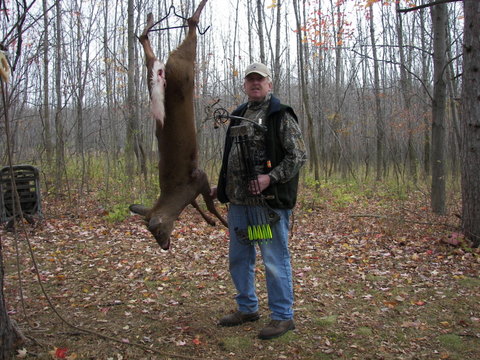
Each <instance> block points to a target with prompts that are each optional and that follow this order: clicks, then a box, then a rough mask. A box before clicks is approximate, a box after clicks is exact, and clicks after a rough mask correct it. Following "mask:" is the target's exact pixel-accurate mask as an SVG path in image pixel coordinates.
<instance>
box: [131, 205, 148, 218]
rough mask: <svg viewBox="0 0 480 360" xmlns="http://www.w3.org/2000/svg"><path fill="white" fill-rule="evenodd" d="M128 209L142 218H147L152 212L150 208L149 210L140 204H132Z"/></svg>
mask: <svg viewBox="0 0 480 360" xmlns="http://www.w3.org/2000/svg"><path fill="white" fill-rule="evenodd" d="M128 209H129V210H130V211H131V212H133V213H135V214H138V215H142V216H147V214H148V212H149V211H150V209H149V208H147V207H146V206H144V205H139V204H132V205H130V206H129V207H128Z"/></svg>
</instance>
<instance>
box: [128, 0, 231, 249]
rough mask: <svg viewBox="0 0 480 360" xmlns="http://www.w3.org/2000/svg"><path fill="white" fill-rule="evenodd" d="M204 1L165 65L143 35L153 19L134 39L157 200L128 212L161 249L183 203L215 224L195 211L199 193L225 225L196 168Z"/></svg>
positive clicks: (149, 18)
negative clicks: (149, 119) (146, 101)
mask: <svg viewBox="0 0 480 360" xmlns="http://www.w3.org/2000/svg"><path fill="white" fill-rule="evenodd" d="M206 2H207V0H202V1H201V2H200V4H199V5H198V7H197V9H196V11H195V13H194V14H193V16H192V17H191V18H189V19H188V34H187V36H186V38H185V39H184V40H183V42H182V43H181V44H180V45H179V47H178V48H177V49H176V50H174V51H172V52H171V53H170V55H169V57H168V60H167V63H166V65H165V66H164V65H163V64H162V62H160V61H159V60H158V59H157V57H156V56H155V54H154V52H153V50H152V47H151V45H150V41H149V39H148V32H149V31H150V29H151V28H152V27H153V16H152V14H148V16H147V26H146V28H145V29H144V31H143V33H142V35H141V36H140V38H139V40H140V43H141V44H142V46H143V49H144V52H145V58H146V66H147V73H148V90H149V94H150V100H151V112H152V116H153V117H154V119H155V123H156V134H155V135H156V137H157V140H158V151H159V154H160V161H159V164H158V170H159V179H160V197H159V198H158V199H157V201H156V202H155V204H154V206H153V207H152V208H147V207H145V206H143V205H136V204H135V205H131V206H130V210H131V211H132V212H134V213H137V214H140V215H143V216H144V217H145V220H146V221H147V222H148V230H149V231H150V232H151V233H152V234H153V236H154V237H155V239H156V240H157V242H158V244H159V245H160V247H161V248H162V249H168V248H169V247H170V235H171V233H172V231H173V228H174V223H175V220H177V218H178V216H179V215H180V213H181V212H182V211H183V209H184V208H185V207H186V206H187V205H188V204H191V205H193V206H194V207H195V208H196V209H197V210H198V211H199V212H200V214H201V215H202V217H203V218H204V219H205V221H207V223H209V224H210V225H215V221H214V220H213V219H212V218H210V217H209V216H207V215H206V214H205V213H204V212H203V211H202V210H201V209H200V208H199V206H198V204H197V202H196V198H197V196H198V195H199V194H202V196H203V199H204V200H205V203H206V205H207V209H208V210H209V211H210V212H211V213H212V214H213V215H215V216H216V217H217V218H218V219H219V220H220V221H221V222H222V224H224V225H225V226H227V223H226V221H225V220H224V219H223V218H222V216H221V215H220V214H219V212H218V211H217V209H216V208H215V205H214V203H213V198H212V197H211V195H210V184H209V181H208V178H207V175H206V174H205V172H204V171H203V170H201V169H199V167H198V151H197V142H196V130H195V121H194V106H193V94H194V77H195V76H194V66H195V65H194V62H195V57H196V46H197V32H196V31H197V29H196V28H197V25H198V22H199V19H200V13H201V12H202V10H203V8H204V6H205V4H206Z"/></svg>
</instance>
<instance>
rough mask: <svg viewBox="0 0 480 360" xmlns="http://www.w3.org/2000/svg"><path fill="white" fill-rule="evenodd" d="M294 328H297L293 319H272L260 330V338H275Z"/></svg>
mask: <svg viewBox="0 0 480 360" xmlns="http://www.w3.org/2000/svg"><path fill="white" fill-rule="evenodd" d="M293 329H295V323H294V322H293V320H272V321H270V323H269V324H268V325H267V326H266V327H264V328H263V329H262V330H260V332H259V333H258V338H259V339H262V340H268V339H273V338H276V337H279V336H282V335H283V334H285V333H286V332H287V331H289V330H293Z"/></svg>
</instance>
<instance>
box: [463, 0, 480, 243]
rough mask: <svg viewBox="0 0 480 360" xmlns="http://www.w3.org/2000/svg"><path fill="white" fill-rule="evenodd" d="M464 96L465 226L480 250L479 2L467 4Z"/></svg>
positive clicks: (472, 1) (470, 1)
mask: <svg viewBox="0 0 480 360" xmlns="http://www.w3.org/2000/svg"><path fill="white" fill-rule="evenodd" d="M464 4H465V11H464V13H465V25H464V26H465V29H464V46H463V94H462V122H461V126H462V137H463V139H462V140H463V141H462V152H461V159H462V226H463V231H464V233H465V236H466V237H467V238H468V239H470V240H471V241H472V242H473V243H474V245H475V246H477V247H478V246H480V181H479V180H478V179H480V98H479V94H480V71H479V64H478V59H479V58H480V2H478V1H477V0H465V3H464Z"/></svg>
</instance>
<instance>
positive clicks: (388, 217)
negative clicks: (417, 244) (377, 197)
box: [349, 214, 458, 229]
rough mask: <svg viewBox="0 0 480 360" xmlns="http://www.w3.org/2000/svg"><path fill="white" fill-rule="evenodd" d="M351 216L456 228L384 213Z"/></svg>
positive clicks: (450, 225) (352, 216) (450, 226)
mask: <svg viewBox="0 0 480 360" xmlns="http://www.w3.org/2000/svg"><path fill="white" fill-rule="evenodd" d="M349 217H351V218H359V217H371V218H379V219H390V220H397V221H400V222H405V223H410V224H420V225H432V226H445V227H448V228H451V229H458V226H457V225H452V224H447V223H439V222H430V221H414V220H406V219H399V218H396V217H392V216H386V215H376V214H353V215H349Z"/></svg>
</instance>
